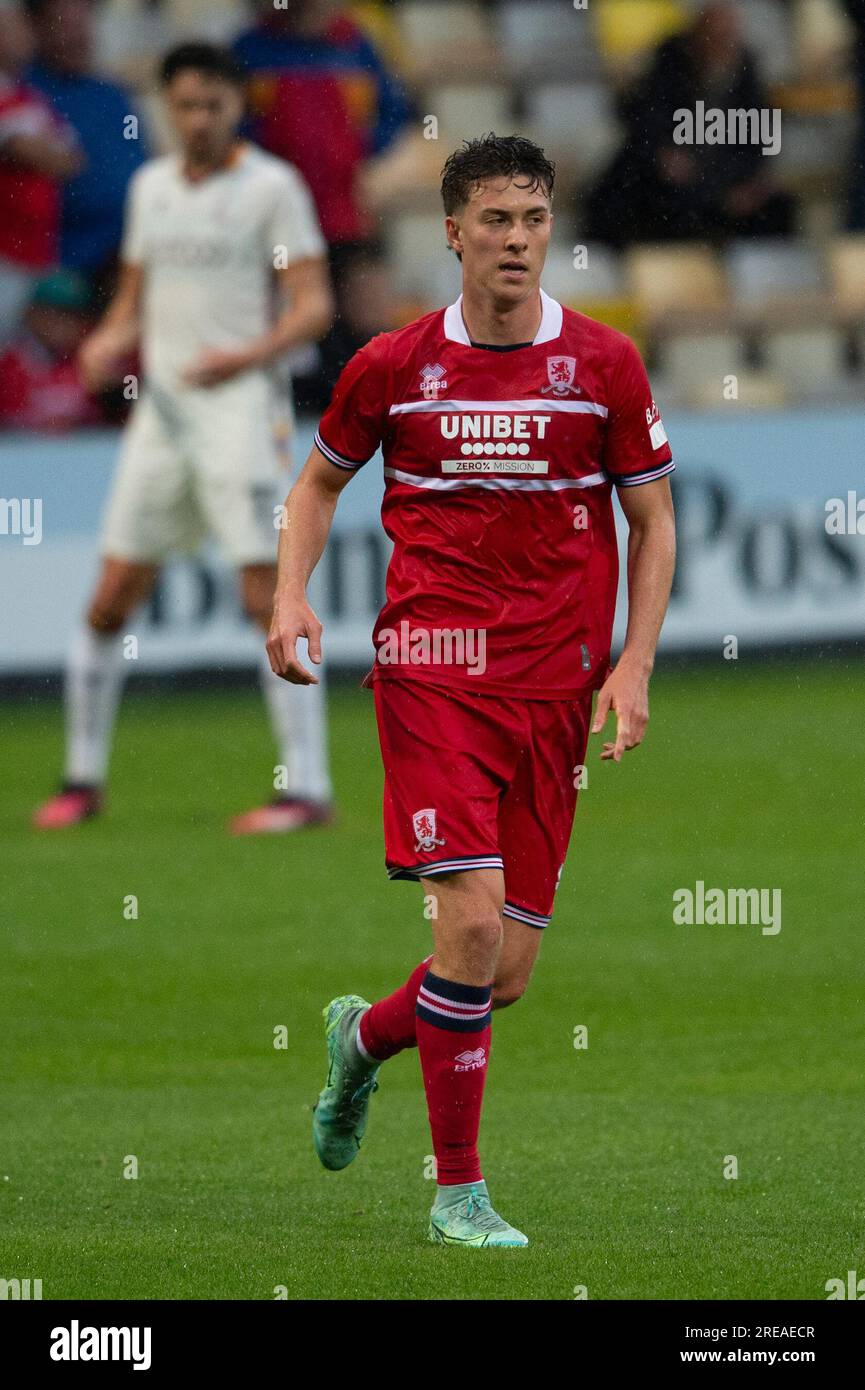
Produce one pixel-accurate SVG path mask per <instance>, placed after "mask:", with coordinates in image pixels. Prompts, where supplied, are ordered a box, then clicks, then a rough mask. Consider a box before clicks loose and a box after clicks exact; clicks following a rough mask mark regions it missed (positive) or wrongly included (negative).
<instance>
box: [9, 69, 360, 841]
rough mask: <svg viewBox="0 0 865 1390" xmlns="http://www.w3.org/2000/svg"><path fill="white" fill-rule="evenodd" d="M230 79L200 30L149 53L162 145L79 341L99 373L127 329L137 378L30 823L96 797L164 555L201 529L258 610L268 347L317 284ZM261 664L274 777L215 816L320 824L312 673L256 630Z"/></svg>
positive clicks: (281, 448) (266, 495) (294, 334)
mask: <svg viewBox="0 0 865 1390" xmlns="http://www.w3.org/2000/svg"><path fill="white" fill-rule="evenodd" d="M243 81H244V78H243V74H242V72H241V71H240V69H239V68H237V66H236V65H235V62H234V59H233V58H232V57H231V55H230V54H228V53H226V52H224V51H223V50H222V49H219V48H215V47H213V46H211V45H209V44H198V43H195V44H192V43H189V44H183V45H181V46H180V47H179V48H176V49H174V50H173V51H172V52H171V53H169V54H168V56H167V57H166V58H165V60H164V62H163V65H162V84H163V88H164V92H165V97H166V100H167V103H168V108H169V111H170V115H171V118H172V121H173V123H174V126H175V129H176V132H177V135H178V137H179V143H180V153H179V154H178V155H169V156H165V157H162V158H158V159H153V160H150V161H149V162H148V163H147V164H145V165H144V166H143V167H142V168H141V169H140V170H139V171H138V173H137V174H136V176H135V177H134V179H133V181H132V184H131V186H130V195H129V203H128V207H127V214H126V225H125V230H124V239H123V245H122V248H121V271H120V278H119V281H118V287H117V292H116V294H115V297H114V299H113V301H112V303H111V305H110V306H109V308H108V310H107V311H106V314H105V317H104V318H103V320H102V321H101V323H100V324H99V325H98V326H97V328H96V329H95V330H94V332H93V333H92V334H91V335H90V337H89V338H88V339H87V340H86V342H85V343H84V345H83V347H82V349H81V356H80V362H81V368H82V372H83V374H84V377H85V379H86V381H87V384H88V385H89V387H90V388H91V389H93V390H100V389H102V388H103V387H104V386H105V385H107V384H108V383H109V382H114V381H117V380H118V379H119V377H120V375H121V373H122V370H123V364H124V360H128V356H129V354H130V352H131V351H132V350H133V349H134V348H135V347H136V345H140V350H141V355H142V360H143V371H144V383H143V389H142V391H141V395H140V399H139V400H138V401H137V402H136V404H135V406H134V408H133V411H132V415H131V417H130V420H129V422H128V424H127V426H126V428H125V431H124V437H123V445H122V449H121V455H120V461H119V466H118V470H117V473H116V476H115V479H114V484H113V488H112V492H111V496H110V499H109V503H108V508H107V513H106V516H105V520H104V527H103V532H102V539H101V546H100V553H101V556H102V565H101V572H100V575H99V579H98V582H97V584H96V589H95V592H94V594H93V596H92V599H91V602H90V607H89V609H88V612H87V616H86V621H85V622H84V623H83V624H82V627H81V629H80V631H79V632H78V633H76V634H75V637H74V640H73V643H72V647H71V651H70V655H69V660H68V666H67V672H66V767H65V776H64V781H63V784H62V787H61V790H60V791H59V793H58V794H57V795H55V796H53V797H52V798H51V799H50V800H49V801H47V802H46V803H45V804H44V805H43V806H42V807H40V809H39V810H38V811H37V812H36V815H35V817H34V824H35V825H37V826H38V827H40V828H43V829H49V828H57V827H61V826H67V825H74V824H76V823H78V822H79V821H82V820H85V819H88V818H90V817H92V816H94V815H96V814H98V812H99V811H100V810H101V808H102V805H103V796H104V786H105V779H106V773H107V768H108V758H109V753H110V746H111V735H112V730H113V725H114V718H115V714H116V710H117V704H118V700H119V696H120V690H121V685H122V679H123V668H124V666H125V664H126V663H125V662H124V660H123V653H122V649H121V647H122V632H123V629H124V625H125V623H126V621H127V619H128V618H129V616H130V615H131V614H132V613H133V611H134V610H135V609H136V608H137V607H138V605H139V604H140V603H141V602H142V601H143V600H144V599H146V598H147V596H148V595H149V594H150V592H151V589H152V588H153V585H154V583H155V581H156V577H157V575H158V573H159V568H160V565H161V564H162V563H163V562H164V561H165V560H166V559H167V558H168V557H169V556H171V555H175V554H178V553H181V552H185V551H190V550H193V549H195V548H196V547H197V546H198V544H199V543H200V541H201V540H202V539H203V538H204V537H205V536H206V535H212V536H215V537H216V538H217V540H218V541H219V542H220V544H221V546H222V548H223V550H224V552H225V553H226V554H227V555H228V557H229V559H230V560H231V562H232V564H233V565H234V566H236V568H237V571H238V575H239V584H240V592H241V596H242V601H243V605H244V608H245V610H246V612H247V613H248V614H249V616H250V617H251V618H252V619H253V620H254V621H255V622H256V623H257V624H258V626H259V627H261V628H262V630H263V631H265V632H266V631H267V630H268V627H269V624H270V619H271V613H272V606H273V591H274V585H275V579H276V542H277V539H278V536H279V531H278V529H277V523H278V518H279V506H280V504H281V502H282V500H283V498H284V495H285V491H286V484H287V482H288V481H289V479H288V477H287V473H286V467H287V460H286V456H285V449H286V434H287V432H288V431H290V428H291V425H292V423H293V413H292V405H291V396H290V390H289V389H288V388H287V384H286V386H280V385H279V384H278V381H277V372H276V364H277V362H278V360H279V359H280V358H284V357H285V355H286V354H287V353H289V352H291V351H292V349H295V348H297V347H299V346H301V345H304V344H307V343H309V342H310V341H311V340H314V339H316V338H319V337H321V336H322V335H323V334H324V332H325V331H326V330H327V328H328V327H329V326H330V322H331V319H332V317H333V301H332V296H331V290H330V281H329V276H328V271H327V261H326V248H325V244H324V240H323V238H322V235H321V232H320V229H319V225H318V220H317V218H316V214H315V209H314V206H313V203H312V200H311V198H310V195H309V191H308V189H307V187H306V185H305V184H304V182H303V180H302V179H301V177H300V175H299V174H298V173H297V171H296V170H295V169H294V168H293V167H292V166H291V165H289V164H287V163H285V162H284V161H282V160H279V159H275V158H274V157H273V156H271V155H269V154H266V153H265V152H264V151H262V150H260V149H258V148H257V147H256V146H254V145H251V144H250V143H248V142H247V141H244V140H242V139H240V138H239V137H238V130H239V127H240V123H241V120H242V118H243V112H244V100H243ZM280 436H281V438H280ZM275 518H276V520H275ZM261 681H262V688H263V691H264V694H265V697H266V702H267V706H268V711H269V714H270V718H271V723H272V726H273V731H274V735H275V738H276V742H277V746H278V756H279V764H280V765H282V766H284V767H285V769H286V773H285V774H284V777H283V778H282V780H283V781H284V782H285V786H283V787H281V788H280V794H279V795H278V796H276V797H275V798H274V799H273V800H271V801H270V802H269V803H268V804H266V805H264V806H261V807H259V808H256V809H255V810H252V811H249V812H247V813H246V814H245V815H242V816H239V817H238V818H237V819H235V820H234V821H233V822H232V829H233V830H234V831H235V832H236V833H240V834H244V833H256V832H261V831H283V830H294V829H297V828H299V827H301V826H304V825H311V824H322V823H325V822H327V821H328V820H329V819H330V818H331V813H332V812H331V794H332V793H331V785H330V779H329V773H328V767H327V753H326V744H325V718H324V691H323V686H322V683H321V680H320V679H319V683H318V684H317V685H315V686H312V687H308V688H303V687H301V686H297V685H292V684H290V683H289V682H287V681H282V680H280V679H279V677H278V676H275V675H274V674H273V673H272V672H271V670H270V665H269V662H268V660H267V656H266V653H265V652H264V649H263V648H262V661H261Z"/></svg>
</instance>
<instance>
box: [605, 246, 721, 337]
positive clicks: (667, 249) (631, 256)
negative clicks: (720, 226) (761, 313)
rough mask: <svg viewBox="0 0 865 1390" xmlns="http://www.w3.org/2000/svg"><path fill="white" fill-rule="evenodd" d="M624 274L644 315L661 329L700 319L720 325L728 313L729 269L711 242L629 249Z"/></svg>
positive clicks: (650, 323) (651, 323) (649, 321)
mask: <svg viewBox="0 0 865 1390" xmlns="http://www.w3.org/2000/svg"><path fill="white" fill-rule="evenodd" d="M625 273H626V277H627V284H628V289H629V292H630V294H631V295H632V296H633V298H634V300H635V303H636V305H637V308H638V310H639V312H640V314H641V315H642V316H643V318H644V319H645V320H646V322H647V323H648V324H649V325H651V326H652V327H654V328H655V329H657V330H660V329H662V328H667V327H669V326H671V325H676V326H682V325H684V324H685V323H687V322H688V321H697V320H699V321H701V322H703V323H705V324H707V325H708V324H710V323H714V324H717V322H718V321H719V320H722V319H724V318H725V317H726V316H727V313H728V310H729V294H728V288H727V283H726V279H725V276H724V271H723V268H722V266H721V263H720V261H719V259H718V257H717V256H716V254H715V253H714V252H713V251H712V250H711V248H710V247H708V246H703V245H701V244H697V243H688V242H679V243H675V244H673V245H664V246H645V247H644V246H641V247H635V248H632V249H631V250H629V251H627V252H626V253H625Z"/></svg>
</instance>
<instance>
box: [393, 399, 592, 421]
mask: <svg viewBox="0 0 865 1390" xmlns="http://www.w3.org/2000/svg"><path fill="white" fill-rule="evenodd" d="M421 410H431V411H434V412H435V413H436V414H437V415H448V414H453V413H455V412H456V411H458V410H467V411H468V410H471V411H481V410H488V411H490V412H491V413H495V412H496V411H500V412H501V411H512V410H516V411H520V412H528V411H538V410H543V411H553V410H555V411H567V412H568V414H570V415H600V417H601V419H602V420H606V418H607V416H608V415H609V413H610V412H609V411H608V409H607V407H606V406H605V405H597V404H596V403H595V402H594V401H550V400H528V399H527V400H524V401H403V402H401V404H399V405H392V406H391V407H390V410H389V411H388V414H389V415H408V414H413V413H415V412H416V411H421Z"/></svg>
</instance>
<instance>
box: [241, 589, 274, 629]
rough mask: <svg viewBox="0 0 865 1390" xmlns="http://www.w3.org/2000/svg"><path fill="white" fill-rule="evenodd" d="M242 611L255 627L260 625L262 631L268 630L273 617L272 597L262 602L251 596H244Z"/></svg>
mask: <svg viewBox="0 0 865 1390" xmlns="http://www.w3.org/2000/svg"><path fill="white" fill-rule="evenodd" d="M243 611H244V613H245V614H246V616H247V617H248V618H251V619H252V621H253V622H254V623H255V625H256V627H260V628H261V629H262V631H263V632H269V631H270V620H271V618H272V617H273V600H272V599H271V600H270V601H269V602H267V603H264V602H261V601H259V600H258V599H257V598H253V597H251V596H250V597H247V598H244V600H243Z"/></svg>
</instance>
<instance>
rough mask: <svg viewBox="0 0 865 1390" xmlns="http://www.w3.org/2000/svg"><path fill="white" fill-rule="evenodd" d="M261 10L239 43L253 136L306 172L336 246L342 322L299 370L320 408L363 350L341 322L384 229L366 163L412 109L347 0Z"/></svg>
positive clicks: (302, 399)
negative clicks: (370, 197) (362, 260)
mask: <svg viewBox="0 0 865 1390" xmlns="http://www.w3.org/2000/svg"><path fill="white" fill-rule="evenodd" d="M254 9H255V11H256V13H257V16H258V18H257V21H256V23H255V24H254V25H253V27H252V28H251V29H248V30H247V31H246V32H245V33H242V34H240V35H239V37H238V38H237V39H236V40H235V43H234V53H235V56H236V57H237V59H238V60H239V62H240V63H241V64H242V66H243V67H244V68H245V69H246V70H247V71H248V72H249V74H250V85H249V105H250V111H251V122H250V134H251V135H252V137H253V139H255V140H256V141H258V143H259V144H260V145H262V146H263V147H264V148H265V149H267V150H270V152H271V153H272V154H275V155H278V156H279V157H280V158H282V159H285V160H288V162H289V163H291V164H293V165H295V167H296V168H297V169H299V170H300V172H301V174H302V175H303V177H304V178H305V179H306V182H307V183H308V185H309V188H310V191H311V193H312V196H313V198H314V200H315V204H316V208H317V211H318V216H319V221H320V223H321V229H322V232H323V234H324V238H325V240H326V242H327V244H328V253H329V258H330V271H331V277H332V280H333V285H334V291H335V295H336V311H337V312H336V322H335V325H334V328H333V329H332V330H331V332H330V333H329V334H328V336H327V337H326V338H325V339H324V341H323V343H322V344H320V349H319V350H320V358H319V363H318V366H317V368H316V369H315V371H313V372H310V373H309V374H308V375H303V374H302V373H300V372H298V371H297V369H295V372H296V374H295V391H296V397H297V403H298V406H299V408H300V409H301V410H304V409H317V408H318V404H319V396H320V392H321V391H322V390H327V391H329V389H330V387H332V386H333V383H334V381H335V380H336V377H337V376H338V374H339V371H340V370H341V368H342V367H343V366H344V364H345V362H346V361H347V360H348V357H349V356H350V355H351V352H353V351H354V348H351V349H350V350H348V348H347V343H348V340H349V339H348V338H347V337H346V336H345V334H344V332H343V330H342V328H341V325H342V324H343V323H344V322H345V321H346V320H347V319H349V318H350V317H351V315H352V314H353V313H354V312H355V309H356V306H353V305H352V303H351V302H350V291H349V288H348V287H349V285H350V284H351V281H352V276H351V267H352V263H353V261H354V260H355V259H356V257H358V256H359V255H362V254H364V253H365V252H366V251H368V250H370V249H371V247H372V244H373V237H374V232H375V220H374V218H373V216H372V215H371V214H370V212H369V211H368V210H367V208H366V206H365V203H364V198H363V194H362V176H363V171H364V168H365V165H366V161H367V160H369V159H370V158H372V157H373V156H377V155H380V154H382V153H384V151H385V150H388V149H389V148H390V147H391V146H392V145H393V144H394V142H395V141H396V140H397V138H398V137H399V136H400V135H401V134H402V132H403V131H404V130H405V128H406V127H407V125H408V122H409V119H410V117H411V112H412V108H411V106H410V104H409V100H408V97H407V95H406V93H405V90H404V88H403V87H402V84H401V83H400V82H399V80H398V79H397V78H395V77H394V76H392V75H391V74H390V72H389V71H388V69H387V67H386V66H385V64H384V63H383V61H382V59H381V58H380V56H379V54H378V52H377V50H376V48H375V47H374V45H373V44H372V43H371V42H370V40H369V38H368V37H367V36H366V35H365V34H364V32H363V31H362V29H361V28H360V27H359V26H358V24H357V23H356V22H355V20H354V19H353V18H352V17H351V16H350V15H349V14H347V13H343V12H342V11H344V9H345V6H344V4H341V3H339V0H287V8H280V9H275V8H274V6H273V4H272V0H255V3H254ZM361 292H362V291H361ZM351 293H353V291H352V292H351ZM349 337H350V335H349ZM325 403H326V401H325Z"/></svg>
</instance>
